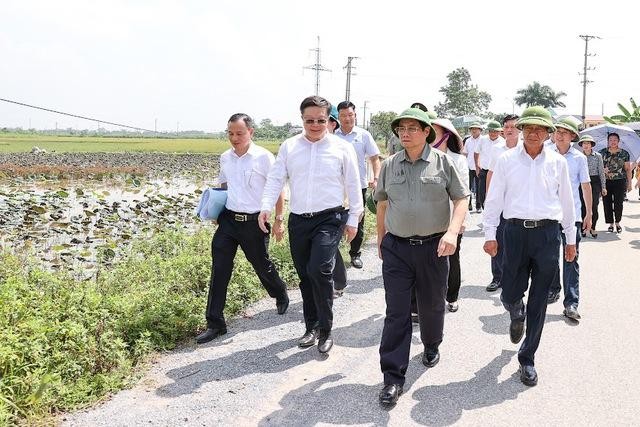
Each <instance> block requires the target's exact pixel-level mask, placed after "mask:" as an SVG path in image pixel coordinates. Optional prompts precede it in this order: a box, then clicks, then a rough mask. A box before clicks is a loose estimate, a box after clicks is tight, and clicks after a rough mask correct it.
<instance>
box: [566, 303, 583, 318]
mask: <svg viewBox="0 0 640 427" xmlns="http://www.w3.org/2000/svg"><path fill="white" fill-rule="evenodd" d="M562 314H564V315H565V316H567V317H568V318H569V319H572V320H576V321H578V320H580V318H581V317H582V316H580V313H578V309H577V307H575V306H573V305H570V306H569V307H567V308H565V309H564V311H563V312H562Z"/></svg>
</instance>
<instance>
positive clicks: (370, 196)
mask: <svg viewBox="0 0 640 427" xmlns="http://www.w3.org/2000/svg"><path fill="white" fill-rule="evenodd" d="M365 202H366V205H367V209H369V211H371V213H376V207H377V202H376V201H375V200H374V199H373V190H372V189H371V188H369V189H367V195H366V197H365Z"/></svg>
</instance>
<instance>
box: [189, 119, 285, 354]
mask: <svg viewBox="0 0 640 427" xmlns="http://www.w3.org/2000/svg"><path fill="white" fill-rule="evenodd" d="M253 129H254V126H253V120H252V119H251V117H249V116H248V115H246V114H243V113H238V114H234V115H233V116H231V118H230V119H229V122H228V123H227V136H228V137H229V142H230V143H231V148H230V149H229V150H227V151H225V152H224V153H222V155H221V156H220V176H219V178H218V179H219V182H220V185H221V186H222V187H223V188H226V189H227V202H226V204H225V209H224V210H223V211H222V212H221V213H220V216H219V217H218V228H217V229H216V232H215V234H214V235H213V240H212V241H211V258H212V264H211V281H210V285H209V298H208V301H207V311H206V318H207V330H206V331H204V332H203V333H201V334H200V335H198V336H197V337H196V342H197V343H198V344H203V343H206V342H209V341H211V340H212V339H214V338H216V337H218V336H220V335H224V334H226V333H227V325H226V322H225V319H224V315H223V310H224V306H225V303H226V299H227V286H228V285H229V280H230V279H231V273H232V272H233V260H234V258H235V256H236V251H237V250H238V246H240V248H242V251H243V252H244V254H245V255H246V257H247V261H249V262H250V263H251V265H252V266H253V269H254V270H255V272H256V274H257V275H258V278H259V279H260V282H261V283H262V286H264V287H265V289H266V290H267V292H268V293H269V296H271V297H272V298H275V299H276V309H277V311H278V314H284V313H285V312H286V311H287V307H288V306H289V297H288V296H287V287H286V285H285V283H284V282H283V281H282V279H281V278H280V276H279V275H278V271H277V270H276V267H275V265H274V264H273V262H271V260H270V259H269V255H268V253H267V249H268V247H269V231H270V230H269V228H270V227H268V225H267V226H265V227H264V230H261V229H260V228H259V227H258V221H257V220H258V213H259V211H260V201H261V197H262V190H263V188H264V184H265V182H266V180H267V174H268V173H269V170H270V169H271V165H272V164H273V163H274V161H275V158H274V156H273V154H271V153H270V152H269V151H268V150H266V149H264V148H263V147H260V146H258V145H256V144H254V143H253V142H252V141H251V137H252V136H253ZM277 199H278V200H277V203H276V221H275V223H274V229H273V232H274V234H275V236H276V239H277V240H280V239H281V238H282V235H283V233H284V227H283V225H282V220H283V219H284V218H283V217H282V209H283V206H284V198H283V197H282V195H278V197H277Z"/></svg>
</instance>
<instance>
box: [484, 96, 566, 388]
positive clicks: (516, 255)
mask: <svg viewBox="0 0 640 427" xmlns="http://www.w3.org/2000/svg"><path fill="white" fill-rule="evenodd" d="M516 126H517V127H518V129H520V130H522V135H523V137H524V144H523V145H518V146H516V147H515V148H512V149H510V150H508V151H506V152H505V153H504V154H502V155H501V156H500V157H499V158H498V160H497V161H496V163H495V167H494V168H493V175H492V177H491V191H489V193H488V195H487V200H486V202H485V207H486V208H485V213H484V233H485V240H486V241H485V244H484V251H485V252H486V253H488V254H489V255H490V256H492V257H494V256H496V254H497V251H498V242H497V241H496V229H497V228H498V225H499V224H500V213H502V215H503V217H504V220H505V225H504V235H503V238H502V239H503V245H504V248H503V250H504V251H503V263H502V280H501V285H502V294H501V295H500V299H501V300H502V304H503V305H504V307H505V308H506V309H507V310H508V311H509V315H510V317H511V325H510V326H509V335H510V337H511V342H512V343H514V344H517V343H518V342H520V340H521V339H522V336H523V335H524V326H525V325H524V324H525V320H526V322H527V335H526V337H525V339H524V341H523V343H522V345H521V346H520V351H519V352H518V361H519V362H520V381H522V383H524V384H525V385H527V386H535V385H536V384H537V383H538V374H537V372H536V369H535V368H534V356H535V352H536V350H537V349H538V345H539V344H540V337H541V336H542V327H543V326H544V319H545V315H546V312H547V296H548V294H549V288H550V286H551V283H552V282H553V279H554V276H555V274H556V269H557V268H558V258H559V250H560V230H559V228H558V223H560V224H561V226H562V227H561V228H562V231H563V233H564V235H565V238H566V241H567V245H566V247H565V250H564V257H565V260H566V261H567V262H572V261H573V260H574V259H575V256H576V226H575V218H576V216H575V208H574V204H573V196H572V194H571V182H570V181H569V172H568V166H567V161H566V160H565V159H564V158H563V157H562V155H560V154H558V153H557V152H555V151H552V150H550V149H544V141H545V140H546V139H547V138H548V137H549V133H550V132H554V131H555V130H556V128H555V126H554V125H553V122H552V120H551V114H549V112H548V111H547V110H546V109H544V108H543V107H540V106H533V107H529V108H526V109H525V110H524V111H523V112H522V116H521V117H520V119H518V121H517V122H516ZM529 279H531V286H530V287H529ZM528 287H529V296H528V299H527V305H526V308H525V305H524V304H523V302H522V299H523V297H524V293H525V291H527V288H528Z"/></svg>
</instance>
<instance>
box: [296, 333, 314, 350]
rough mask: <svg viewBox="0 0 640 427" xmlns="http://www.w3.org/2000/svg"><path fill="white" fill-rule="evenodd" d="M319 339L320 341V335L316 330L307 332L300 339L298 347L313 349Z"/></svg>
mask: <svg viewBox="0 0 640 427" xmlns="http://www.w3.org/2000/svg"><path fill="white" fill-rule="evenodd" d="M317 339H318V335H317V333H316V331H315V330H313V331H307V332H305V333H304V335H303V336H302V337H300V339H298V347H301V348H306V347H311V346H312V345H314V344H315V343H316V340H317Z"/></svg>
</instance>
